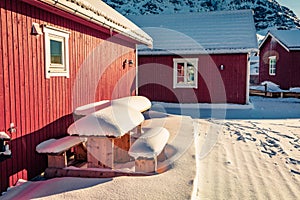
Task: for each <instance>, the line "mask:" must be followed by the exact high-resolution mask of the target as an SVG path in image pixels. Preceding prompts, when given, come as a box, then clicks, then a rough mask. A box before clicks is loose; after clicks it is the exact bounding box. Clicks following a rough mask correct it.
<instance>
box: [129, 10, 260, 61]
mask: <svg viewBox="0 0 300 200" xmlns="http://www.w3.org/2000/svg"><path fill="white" fill-rule="evenodd" d="M127 17H128V18H129V19H131V20H132V21H133V22H134V23H136V24H137V25H138V26H140V27H141V28H142V29H143V30H144V31H145V32H147V33H148V34H149V35H150V36H151V37H152V38H153V42H154V43H153V50H151V49H149V48H146V47H140V48H139V54H144V55H160V54H170V53H175V54H197V53H210V54H213V53H248V52H250V51H258V44H257V38H256V29H255V26H254V19H253V13H252V10H239V11H218V12H202V13H185V14H178V13H175V14H168V15H142V16H127Z"/></svg>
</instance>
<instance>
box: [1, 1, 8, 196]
mask: <svg viewBox="0 0 300 200" xmlns="http://www.w3.org/2000/svg"><path fill="white" fill-rule="evenodd" d="M4 4H5V2H4V1H0V27H1V30H2V28H3V26H2V21H3V20H4V16H5V10H4V7H5V5H4ZM3 23H5V21H4V22H3ZM5 39H6V38H5V35H3V34H2V32H1V34H0V116H1V119H0V128H1V131H4V129H5V109H4V107H5V95H4V93H5V88H4V63H3V59H2V55H4V51H5V50H3V45H2V42H3V40H5ZM6 166H7V163H6V161H4V162H1V163H0V170H1V178H0V190H1V191H4V190H6V188H7V187H8V184H7V183H8V178H7V167H6Z"/></svg>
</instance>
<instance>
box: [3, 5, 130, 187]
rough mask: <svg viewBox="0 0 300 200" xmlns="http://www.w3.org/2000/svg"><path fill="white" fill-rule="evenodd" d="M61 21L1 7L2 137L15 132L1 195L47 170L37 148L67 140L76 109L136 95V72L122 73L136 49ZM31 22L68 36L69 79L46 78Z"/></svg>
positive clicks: (41, 48)
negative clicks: (49, 141)
mask: <svg viewBox="0 0 300 200" xmlns="http://www.w3.org/2000/svg"><path fill="white" fill-rule="evenodd" d="M53 11H54V12H55V10H53ZM64 16H65V18H64V17H60V16H58V15H55V14H53V13H50V12H47V11H45V10H41V9H39V8H37V7H34V6H30V5H28V4H26V3H23V2H22V1H12V0H1V1H0V17H1V18H0V131H6V130H7V129H8V128H9V125H10V123H11V122H14V123H15V125H16V127H17V132H16V133H13V134H12V135H11V137H12V141H11V142H10V146H11V149H12V158H10V159H8V160H5V161H3V162H0V191H4V190H6V188H7V187H8V186H11V185H14V184H15V183H16V181H17V180H18V179H21V178H22V179H31V178H33V177H34V176H36V175H38V174H39V173H41V172H42V171H43V170H44V169H45V167H46V156H45V155H40V154H37V153H36V152H35V147H36V145H37V144H39V143H40V142H42V141H44V140H46V139H49V138H53V137H54V138H58V137H61V136H63V135H65V134H66V130H67V127H68V126H69V125H70V124H71V123H72V122H73V117H72V111H73V109H74V108H75V107H76V106H79V105H83V104H86V103H90V102H94V101H99V100H102V99H113V98H118V97H123V96H128V95H131V94H134V90H135V67H128V66H127V65H126V66H125V68H123V61H124V60H125V59H128V60H129V59H132V60H135V44H133V43H129V42H126V41H121V40H120V39H117V40H114V41H107V40H110V39H109V38H110V36H109V35H107V34H106V33H103V32H101V31H100V30H101V29H99V30H96V29H94V28H91V26H87V25H88V24H89V23H86V25H84V24H79V23H77V22H75V21H71V20H69V15H68V14H66V13H65V15H64ZM33 22H36V23H38V24H47V25H51V26H54V27H57V28H60V29H63V30H67V31H69V32H70V40H69V55H70V78H64V77H52V78H50V79H46V78H45V66H44V38H43V35H40V36H34V35H31V34H30V33H31V26H32V23H33ZM94 27H97V26H95V25H94ZM102 30H103V28H102ZM107 32H108V33H109V31H107Z"/></svg>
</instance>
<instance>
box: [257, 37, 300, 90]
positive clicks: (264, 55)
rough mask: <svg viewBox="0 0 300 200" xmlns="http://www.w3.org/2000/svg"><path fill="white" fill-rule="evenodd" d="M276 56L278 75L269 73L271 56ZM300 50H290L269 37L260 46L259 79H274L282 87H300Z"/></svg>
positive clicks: (261, 80)
mask: <svg viewBox="0 0 300 200" xmlns="http://www.w3.org/2000/svg"><path fill="white" fill-rule="evenodd" d="M270 56H276V57H277V63H276V75H269V57H270ZM299 77H300V51H290V52H288V51H287V50H286V49H284V48H283V47H282V46H281V45H280V44H279V43H278V42H277V41H276V40H275V39H273V40H272V38H271V37H269V38H268V39H267V40H266V41H265V43H264V44H263V45H262V46H261V48H260V63H259V81H260V82H263V81H272V82H274V83H276V84H278V85H279V86H280V88H282V89H289V88H290V87H300V79H299Z"/></svg>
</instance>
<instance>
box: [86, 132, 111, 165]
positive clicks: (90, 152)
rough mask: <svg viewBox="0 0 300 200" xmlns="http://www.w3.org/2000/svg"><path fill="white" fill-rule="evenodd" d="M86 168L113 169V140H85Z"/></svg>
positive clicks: (90, 138) (99, 138) (103, 138)
mask: <svg viewBox="0 0 300 200" xmlns="http://www.w3.org/2000/svg"><path fill="white" fill-rule="evenodd" d="M87 161H88V167H96V168H111V169H112V168H114V162H113V161H114V153H113V139H111V138H106V137H89V138H88V140H87Z"/></svg>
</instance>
